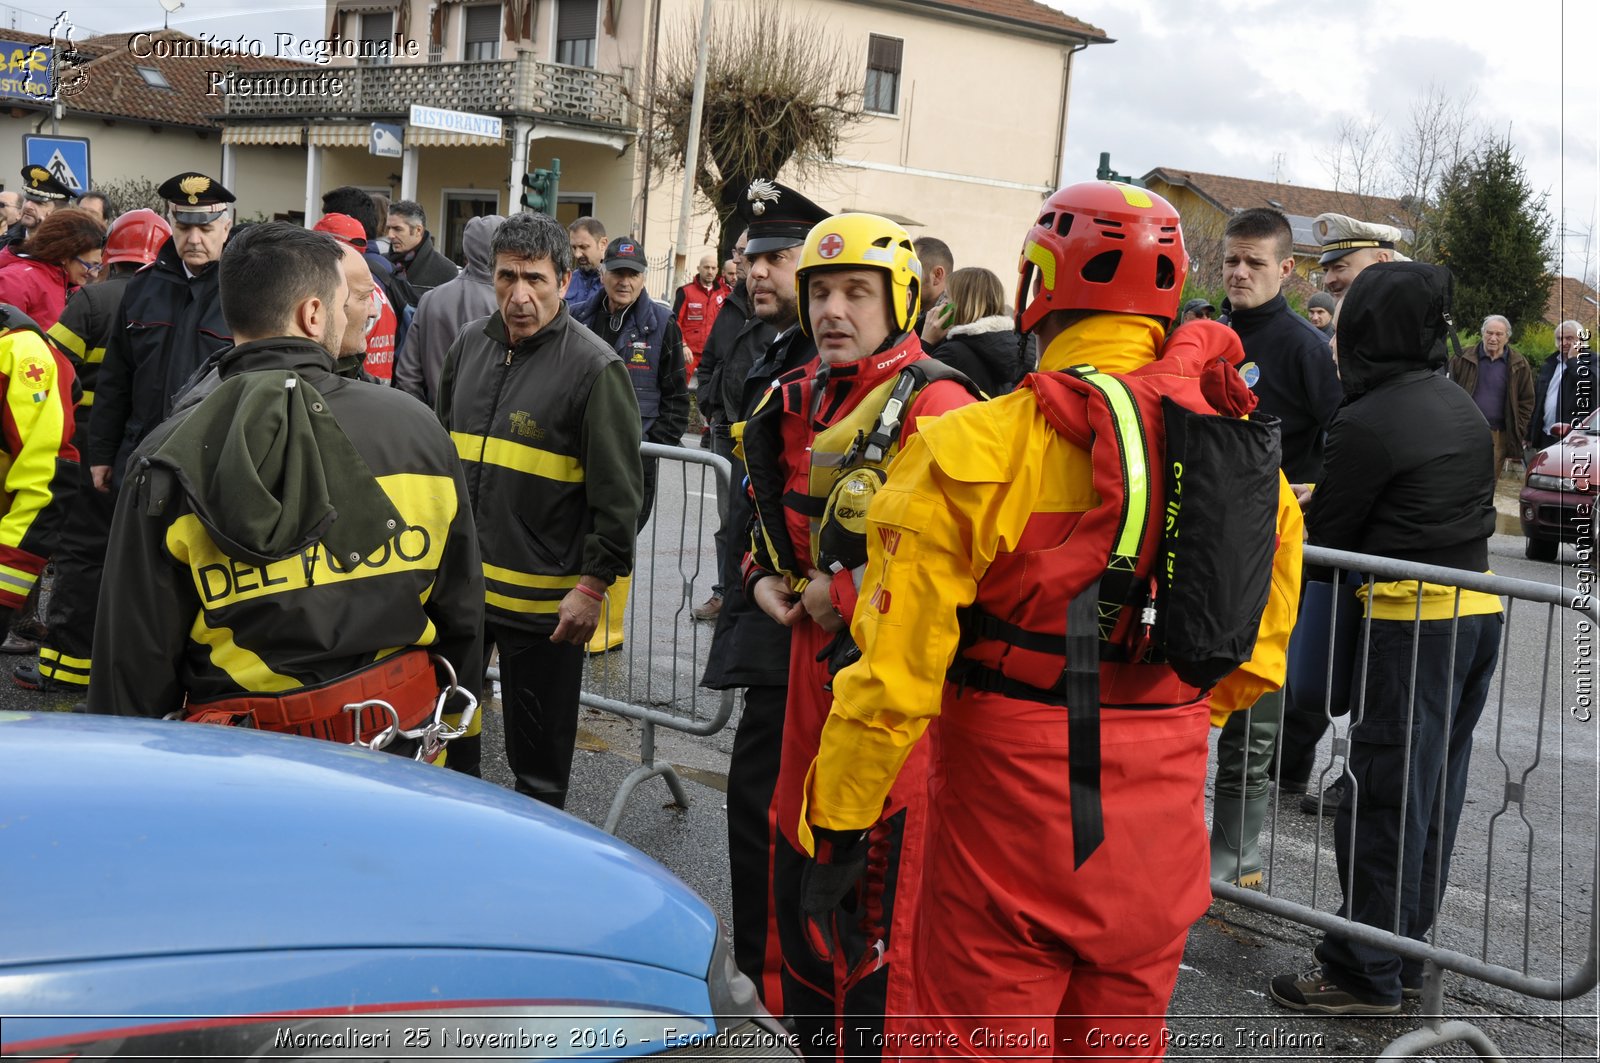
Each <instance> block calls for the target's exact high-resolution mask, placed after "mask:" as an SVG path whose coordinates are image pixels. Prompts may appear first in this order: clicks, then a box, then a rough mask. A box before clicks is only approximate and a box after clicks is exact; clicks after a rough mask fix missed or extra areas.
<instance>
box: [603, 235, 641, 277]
mask: <svg viewBox="0 0 1600 1063" xmlns="http://www.w3.org/2000/svg"><path fill="white" fill-rule="evenodd" d="M601 265H603V266H604V267H605V268H606V269H626V270H632V271H633V272H635V273H643V272H644V271H645V270H646V269H647V268H649V267H648V266H647V265H646V264H645V260H644V248H643V247H642V246H640V244H639V241H637V240H635V239H634V238H633V237H631V236H619V237H617V238H616V239H615V240H613V241H611V242H610V243H609V244H607V245H606V257H605V261H604V262H602V263H601Z"/></svg>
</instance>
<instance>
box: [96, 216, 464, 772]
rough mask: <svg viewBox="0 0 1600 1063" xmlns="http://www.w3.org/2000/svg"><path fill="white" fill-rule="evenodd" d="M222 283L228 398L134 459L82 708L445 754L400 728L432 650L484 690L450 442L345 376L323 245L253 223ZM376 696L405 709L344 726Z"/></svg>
mask: <svg viewBox="0 0 1600 1063" xmlns="http://www.w3.org/2000/svg"><path fill="white" fill-rule="evenodd" d="M175 216H176V217H178V218H179V219H181V216H182V215H181V212H175ZM219 271H220V273H221V278H220V279H221V299H222V301H223V304H224V311H225V314H226V316H227V320H228V322H229V326H230V331H233V332H236V334H237V337H238V338H239V340H240V341H241V342H239V343H238V344H237V345H236V346H234V347H232V348H231V349H229V350H228V351H227V352H225V353H224V354H223V355H222V356H221V357H220V359H219V360H218V370H219V374H220V378H221V381H220V384H219V385H218V387H217V388H216V390H215V391H212V392H211V393H210V394H208V395H207V396H206V397H205V398H203V399H201V400H200V401H199V402H197V403H194V404H193V405H187V406H185V407H184V408H183V409H182V410H181V411H179V412H178V413H175V414H174V415H173V416H172V418H171V419H170V420H168V421H167V422H166V423H165V424H163V425H162V426H161V427H160V428H159V429H157V430H156V431H155V432H153V433H151V435H150V436H149V437H148V438H147V439H146V440H145V441H144V442H143V443H141V444H140V446H139V448H138V449H137V450H136V451H135V452H134V458H133V461H132V462H131V463H130V466H129V470H128V483H127V487H126V489H125V490H124V492H123V494H122V497H121V498H120V499H119V500H118V504H117V514H116V519H115V523H114V524H113V527H112V534H111V545H110V550H109V552H108V554H107V559H106V561H107V565H106V567H107V576H106V581H105V586H104V589H103V592H102V594H101V598H100V608H101V612H102V615H103V618H104V622H103V623H101V624H100V625H99V626H98V628H97V630H96V633H95V652H94V668H93V674H92V676H91V679H90V684H89V708H90V710H91V711H93V712H96V713H104V714H116V715H128V716H153V717H161V716H164V715H167V714H169V713H174V712H176V713H179V714H180V715H181V716H183V717H185V718H188V719H195V718H200V719H204V720H207V721H208V722H224V721H232V722H241V721H240V720H239V719H236V718H238V717H247V718H248V719H247V721H244V722H245V724H246V725H247V726H254V727H259V728H261V729H263V730H276V731H284V732H288V733H291V734H300V735H308V736H311V737H317V738H327V739H331V740H334V741H340V742H345V743H353V742H355V741H358V740H359V741H361V742H363V743H378V742H380V741H381V740H383V739H387V740H388V741H387V742H386V743H384V744H385V746H386V748H388V749H389V750H390V751H392V752H399V753H405V754H411V753H413V752H415V753H418V754H419V755H420V756H421V757H422V758H423V759H435V758H436V756H437V751H436V750H432V749H431V748H424V749H422V750H417V749H415V748H414V747H413V746H412V745H411V743H410V741H409V740H404V739H401V738H400V736H398V735H396V734H395V733H394V731H393V730H391V727H397V728H403V729H406V730H412V731H416V730H423V729H425V728H426V727H428V726H429V725H430V724H431V723H432V721H433V717H434V711H435V704H436V701H437V698H438V694H439V691H440V677H439V676H437V675H436V674H435V672H434V665H433V664H432V663H431V659H430V655H438V656H440V657H442V658H443V659H444V660H445V661H448V662H449V664H450V666H451V669H452V670H453V672H454V677H455V681H456V683H457V684H459V685H460V686H461V687H463V688H465V689H466V690H467V691H468V692H470V693H471V694H473V695H476V694H477V693H478V690H479V687H480V685H481V682H482V675H483V648H482V645H483V644H482V639H483V629H482V621H483V567H482V564H481V562H480V560H479V556H478V548H477V536H476V534H475V532H474V529H473V522H472V512H471V508H470V506H469V504H468V501H467V497H466V495H467V491H466V484H465V483H464V482H463V479H462V469H461V464H460V462H459V461H458V460H457V457H456V451H455V446H454V445H453V444H452V443H451V441H450V438H449V437H448V436H447V435H446V434H445V433H444V432H443V431H442V430H440V428H439V426H438V424H437V423H435V422H434V420H433V418H432V417H430V416H429V415H428V412H427V411H426V410H425V409H424V408H423V407H421V406H419V405H418V404H417V403H416V402H414V401H413V400H412V399H411V398H409V397H408V396H403V395H399V394H395V393H394V392H392V391H390V390H389V389H386V388H378V387H373V386H371V385H369V384H366V383H363V382H360V381H353V380H347V379H345V378H343V377H340V376H338V375H336V374H335V373H334V371H333V369H334V354H333V352H334V351H335V350H337V349H338V347H339V346H340V341H341V339H343V338H345V332H346V330H345V325H346V321H347V318H346V311H347V309H348V305H347V298H348V295H349V291H348V286H347V283H346V280H345V275H344V274H343V273H342V271H341V252H340V249H339V245H338V244H337V243H335V242H334V240H333V239H332V238H331V237H328V236H325V235H322V234H320V233H314V232H308V231H307V230H305V229H302V228H300V227H299V226H295V225H288V224H284V223H281V222H265V223H262V224H259V225H255V226H252V227H251V228H250V229H249V230H247V231H245V232H243V233H241V235H240V237H239V239H238V240H236V241H234V242H233V243H232V244H231V245H230V246H229V247H228V249H227V252H226V254H225V255H224V256H223V260H222V263H221V266H220V269H219ZM318 415H322V416H318ZM369 698H382V699H384V700H385V701H386V702H388V703H389V705H390V706H391V707H392V710H393V712H392V714H390V713H388V712H387V711H384V712H380V711H378V710H377V709H376V708H373V709H368V710H366V711H365V712H363V713H357V714H353V713H350V712H347V711H345V706H346V705H348V704H350V703H353V702H357V701H365V700H366V699H369ZM284 699H288V701H287V702H286V701H285V700H284ZM358 717H359V722H358ZM173 726H176V725H173ZM436 737H437V736H436ZM417 741H419V742H421V743H422V744H423V745H424V747H429V746H430V743H429V742H428V740H427V738H426V737H422V736H419V737H418V738H417Z"/></svg>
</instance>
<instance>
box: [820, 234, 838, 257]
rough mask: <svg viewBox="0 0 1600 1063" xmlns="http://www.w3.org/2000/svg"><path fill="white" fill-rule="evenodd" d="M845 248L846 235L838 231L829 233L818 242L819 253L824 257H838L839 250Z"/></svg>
mask: <svg viewBox="0 0 1600 1063" xmlns="http://www.w3.org/2000/svg"><path fill="white" fill-rule="evenodd" d="M843 250H844V237H842V236H840V235H839V234H838V233H829V234H828V235H827V236H824V237H823V238H822V240H821V241H820V242H819V243H818V244H817V254H819V255H821V256H822V257H823V258H838V257H839V252H841V251H843Z"/></svg>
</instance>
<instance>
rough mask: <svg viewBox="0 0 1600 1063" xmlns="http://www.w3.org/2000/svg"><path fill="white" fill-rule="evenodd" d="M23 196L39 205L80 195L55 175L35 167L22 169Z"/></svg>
mask: <svg viewBox="0 0 1600 1063" xmlns="http://www.w3.org/2000/svg"><path fill="white" fill-rule="evenodd" d="M22 194H23V195H25V196H27V197H28V198H29V199H31V200H34V201H35V202H39V203H43V202H47V201H50V200H54V201H57V202H60V201H62V200H67V199H77V198H78V193H76V192H74V191H73V190H72V189H70V188H68V187H67V186H66V185H64V184H62V183H61V180H60V179H59V178H58V177H56V175H55V174H53V173H51V172H50V171H49V170H46V169H45V168H44V167H43V166H33V165H29V166H24V167H23V168H22Z"/></svg>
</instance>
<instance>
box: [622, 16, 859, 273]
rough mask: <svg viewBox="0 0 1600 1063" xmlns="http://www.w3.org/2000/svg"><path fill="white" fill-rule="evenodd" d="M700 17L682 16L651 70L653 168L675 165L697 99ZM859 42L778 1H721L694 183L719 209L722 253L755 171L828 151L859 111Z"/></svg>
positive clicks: (771, 174) (767, 172)
mask: <svg viewBox="0 0 1600 1063" xmlns="http://www.w3.org/2000/svg"><path fill="white" fill-rule="evenodd" d="M698 36H699V22H698V20H696V19H689V20H685V21H684V22H682V23H680V24H679V25H678V26H677V27H676V29H675V31H674V32H673V34H672V38H671V42H670V45H669V46H668V47H667V48H665V49H664V55H663V56H662V60H661V69H660V71H659V72H658V74H657V78H656V91H655V106H654V118H653V122H652V126H651V129H650V135H651V136H652V137H654V138H655V141H656V143H655V150H654V152H653V154H652V168H653V169H655V170H656V171H657V172H660V173H670V172H681V171H682V169H683V165H684V157H685V154H686V152H687V151H688V132H689V115H690V112H691V109H692V107H693V102H694V75H695V61H696V42H697V39H698ZM857 50H858V49H853V48H850V47H849V46H847V45H846V44H845V43H844V42H843V41H842V40H840V39H839V38H838V37H837V36H836V35H834V34H831V33H827V32H819V30H818V27H817V26H816V24H815V23H814V22H811V21H808V20H802V19H800V18H797V17H795V16H793V15H791V14H788V13H787V12H786V11H785V9H784V7H783V6H782V5H779V4H738V5H728V6H724V7H722V8H721V9H720V10H718V12H717V14H716V15H714V16H713V22H712V27H711V47H710V55H709V58H708V60H707V64H706V89H705V103H704V111H703V112H702V116H701V124H700V159H699V162H698V165H697V167H696V169H695V187H696V188H697V189H698V190H699V192H700V194H701V195H702V196H704V197H705V199H706V200H707V201H709V202H710V204H711V205H712V206H713V207H714V208H715V209H716V211H717V218H718V221H719V222H720V230H721V232H720V234H719V239H718V241H717V246H718V248H719V253H720V254H721V255H722V256H724V257H725V256H726V255H727V254H728V251H729V249H730V248H731V247H732V246H733V241H734V240H735V239H736V238H737V237H738V235H739V234H738V233H737V232H736V231H732V230H733V224H734V223H733V221H732V219H733V214H734V205H735V204H736V203H737V202H738V196H739V195H740V194H742V193H743V191H744V189H745V188H746V187H748V185H749V184H750V182H751V181H752V180H754V179H755V178H757V177H766V178H775V177H777V176H778V171H779V170H781V169H782V168H783V167H784V166H785V165H786V164H788V163H790V162H791V161H793V162H795V163H797V165H798V167H799V168H800V169H801V171H802V172H804V169H805V167H806V166H808V165H809V164H811V163H812V162H813V161H816V160H827V159H831V158H832V157H833V156H834V154H835V152H836V150H837V148H838V145H839V142H840V140H841V139H842V138H843V136H844V133H845V130H846V129H847V127H848V126H849V125H850V124H851V123H853V122H855V121H857V120H859V119H860V118H861V114H862V111H861V93H862V85H863V78H864V76H865V74H864V71H863V68H862V66H861V63H860V60H859V58H851V57H852V56H853V55H854V53H855V52H856V51H857Z"/></svg>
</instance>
